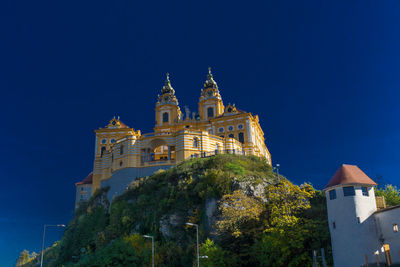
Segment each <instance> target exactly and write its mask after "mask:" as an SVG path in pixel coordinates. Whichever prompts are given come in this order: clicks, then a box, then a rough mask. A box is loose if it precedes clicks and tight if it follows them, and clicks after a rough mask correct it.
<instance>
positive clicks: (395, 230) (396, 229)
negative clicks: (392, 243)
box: [393, 223, 399, 233]
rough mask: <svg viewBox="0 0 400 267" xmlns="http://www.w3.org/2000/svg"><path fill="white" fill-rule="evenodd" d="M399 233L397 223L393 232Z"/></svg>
mask: <svg viewBox="0 0 400 267" xmlns="http://www.w3.org/2000/svg"><path fill="white" fill-rule="evenodd" d="M398 231H399V227H398V226H397V223H394V224H393V232H395V233H397V232H398Z"/></svg>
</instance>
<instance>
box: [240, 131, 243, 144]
mask: <svg viewBox="0 0 400 267" xmlns="http://www.w3.org/2000/svg"><path fill="white" fill-rule="evenodd" d="M239 142H240V143H242V144H243V143H244V134H243V133H239Z"/></svg>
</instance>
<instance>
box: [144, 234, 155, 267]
mask: <svg viewBox="0 0 400 267" xmlns="http://www.w3.org/2000/svg"><path fill="white" fill-rule="evenodd" d="M143 237H146V238H151V266H152V267H154V236H151V235H143Z"/></svg>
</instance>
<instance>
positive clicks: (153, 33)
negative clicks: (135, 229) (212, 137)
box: [0, 0, 400, 266]
mask: <svg viewBox="0 0 400 267" xmlns="http://www.w3.org/2000/svg"><path fill="white" fill-rule="evenodd" d="M399 14H400V2H399V1H391V0H386V1H377V0H362V1H347V0H346V1H327V0H318V1H317V0H315V1H314V0H307V1H298V0H296V1H260V2H250V1H240V2H239V1H238V2H234V1H226V2H224V3H222V2H220V1H209V2H208V1H182V2H175V1H159V2H157V1H102V0H101V1H2V2H1V3H0V36H1V39H0V40H1V41H0V90H1V94H0V99H1V104H0V114H1V119H2V122H1V131H0V139H1V140H2V149H1V153H0V182H1V185H2V187H1V194H0V212H1V213H0V266H11V265H12V264H13V263H14V260H15V259H16V258H17V256H18V253H19V252H20V251H22V250H23V249H28V250H30V251H32V250H35V251H39V249H40V246H41V234H42V225H43V224H44V223H67V222H68V221H69V220H70V219H71V218H72V214H73V204H74V189H75V188H74V183H75V182H77V181H79V180H80V179H82V178H84V177H85V176H86V175H87V174H88V173H89V172H90V171H91V169H92V163H93V157H94V155H93V150H94V133H93V130H94V129H96V128H98V127H103V126H105V125H106V124H107V122H108V120H109V119H111V118H112V117H113V116H114V115H119V116H121V120H122V121H124V122H125V123H126V124H128V125H129V126H131V127H133V128H135V129H140V130H141V131H142V133H146V132H151V131H152V127H153V126H154V105H155V102H156V97H157V94H158V93H159V91H160V89H161V88H162V85H163V82H164V79H165V73H166V72H170V74H171V82H172V85H173V87H174V88H175V90H176V95H177V97H178V100H179V103H180V105H181V108H183V107H184V106H185V105H187V106H189V108H190V109H191V110H192V111H195V110H197V101H198V98H199V95H200V89H201V87H202V84H203V82H204V80H205V78H206V73H207V67H208V66H211V67H212V69H213V73H214V78H215V80H216V81H217V82H218V85H219V87H220V91H221V94H222V97H223V100H224V102H225V103H226V104H227V103H236V106H237V107H238V108H240V109H243V110H246V111H251V112H252V113H253V114H258V115H259V116H260V121H261V126H262V128H263V130H264V132H265V138H266V144H267V146H268V148H269V149H270V152H271V154H272V160H273V162H274V163H280V164H281V172H282V173H283V174H284V175H286V176H287V177H288V178H289V179H290V180H291V181H293V182H295V183H297V184H300V183H302V182H303V181H310V182H311V183H312V184H314V185H315V187H317V188H319V189H322V188H323V186H324V185H325V184H326V183H327V182H328V180H329V179H330V178H331V176H332V175H333V174H334V172H335V171H336V169H337V168H338V167H339V166H340V164H342V163H348V164H357V165H359V167H360V168H361V169H363V170H364V171H365V172H366V173H367V174H368V175H369V176H370V177H372V178H373V177H375V175H377V174H380V175H382V176H383V177H384V180H385V181H387V182H390V183H394V184H399V177H398V171H399V167H398V165H399V160H400V156H399V151H400V124H399V115H400V107H399V105H398V102H399V99H400V76H399V73H400V49H399V48H400V32H399V29H400V16H399ZM60 236H61V231H60V230H59V229H51V230H49V238H48V239H47V240H48V242H47V245H49V244H51V243H52V242H53V241H54V240H56V239H57V238H60Z"/></svg>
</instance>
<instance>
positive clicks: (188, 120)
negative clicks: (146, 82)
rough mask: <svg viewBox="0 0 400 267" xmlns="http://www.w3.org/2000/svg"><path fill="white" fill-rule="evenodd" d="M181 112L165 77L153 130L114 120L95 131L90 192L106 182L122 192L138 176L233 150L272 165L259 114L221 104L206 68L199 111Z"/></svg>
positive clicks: (113, 194)
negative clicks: (151, 131) (132, 126)
mask: <svg viewBox="0 0 400 267" xmlns="http://www.w3.org/2000/svg"><path fill="white" fill-rule="evenodd" d="M189 113H190V112H189V110H188V109H187V110H186V114H185V115H186V116H183V114H182V112H181V109H180V107H179V103H178V100H177V97H176V95H175V90H174V89H173V88H172V85H171V82H170V79H169V75H168V74H167V78H166V81H165V84H164V86H163V88H162V90H161V93H160V94H159V95H158V98H157V103H156V107H155V119H156V125H155V127H154V132H153V133H147V134H142V133H141V132H140V131H139V130H134V129H133V128H130V127H128V126H127V125H125V124H124V123H122V122H121V120H120V119H119V117H118V118H113V119H112V120H110V122H109V124H108V125H107V126H106V127H105V128H100V129H97V130H95V133H96V145H95V160H94V167H93V184H92V192H95V191H96V189H98V188H100V187H102V186H110V187H111V190H110V197H111V198H112V197H113V196H115V195H118V194H120V193H122V192H123V191H124V190H125V189H126V187H127V186H128V185H129V184H130V183H131V182H132V181H133V180H135V179H136V178H137V177H143V176H147V175H151V174H152V173H154V172H155V171H157V170H159V169H166V168H170V167H171V166H174V165H176V164H177V163H179V162H181V161H183V160H185V159H188V158H191V157H204V156H210V155H214V154H216V153H235V154H246V155H256V156H259V157H263V158H265V159H266V160H267V162H268V163H269V164H271V156H270V153H269V151H268V149H267V147H266V145H265V140H264V133H263V131H262V129H261V127H260V124H259V118H258V116H257V115H256V116H253V115H252V114H251V113H249V112H244V111H242V110H239V109H237V108H236V106H235V105H230V104H229V105H227V106H224V104H223V101H222V97H221V95H220V92H219V89H218V86H217V83H216V82H215V81H214V79H213V75H212V73H211V70H210V69H209V73H208V75H207V80H206V81H205V83H204V88H203V89H202V90H201V93H200V99H199V102H198V113H193V114H189Z"/></svg>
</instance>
